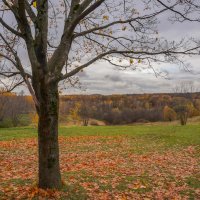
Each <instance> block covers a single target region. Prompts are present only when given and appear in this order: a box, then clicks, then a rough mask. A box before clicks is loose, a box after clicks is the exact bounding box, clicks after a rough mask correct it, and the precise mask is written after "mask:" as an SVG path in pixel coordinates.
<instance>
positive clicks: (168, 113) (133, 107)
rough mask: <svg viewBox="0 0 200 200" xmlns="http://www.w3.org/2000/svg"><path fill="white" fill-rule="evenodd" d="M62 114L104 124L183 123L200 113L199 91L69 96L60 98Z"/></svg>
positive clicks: (75, 118) (83, 120) (74, 118)
mask: <svg viewBox="0 0 200 200" xmlns="http://www.w3.org/2000/svg"><path fill="white" fill-rule="evenodd" d="M60 108H61V109H60V113H61V116H69V118H70V119H71V120H74V121H76V120H77V121H78V120H82V122H83V124H84V125H87V123H88V121H89V119H96V120H101V121H104V122H105V123H106V124H113V125H114V124H129V123H135V122H156V121H173V120H177V119H179V120H180V122H181V124H182V125H185V124H186V122H187V118H188V117H194V116H198V115H200V94H199V93H180V94H141V95H140V94H138V95H109V96H103V95H69V96H62V97H61V106H60Z"/></svg>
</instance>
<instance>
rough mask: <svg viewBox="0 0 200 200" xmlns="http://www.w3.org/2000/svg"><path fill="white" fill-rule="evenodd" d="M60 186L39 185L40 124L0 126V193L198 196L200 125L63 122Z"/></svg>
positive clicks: (123, 198) (124, 198)
mask: <svg viewBox="0 0 200 200" xmlns="http://www.w3.org/2000/svg"><path fill="white" fill-rule="evenodd" d="M59 135H60V136H59V143H60V166H61V171H62V180H63V186H62V188H61V189H60V191H56V190H47V191H44V190H41V189H38V188H37V171H38V169H37V130H36V129H35V128H33V127H23V128H20V127H19V128H8V129H0V199H2V200H4V199H5V200H7V199H63V200H64V199H69V200H76V199H77V200H84V199H95V200H101V199H102V200H107V199H108V200H109V199H117V200H128V199H130V200H132V199H136V200H137V199H145V200H150V199H159V200H161V199H170V200H171V199H176V200H177V199H181V200H182V199H183V200H184V199H199V198H200V125H199V124H189V125H187V126H179V125H177V124H146V125H132V126H90V127H75V126H74V127H60V128H59Z"/></svg>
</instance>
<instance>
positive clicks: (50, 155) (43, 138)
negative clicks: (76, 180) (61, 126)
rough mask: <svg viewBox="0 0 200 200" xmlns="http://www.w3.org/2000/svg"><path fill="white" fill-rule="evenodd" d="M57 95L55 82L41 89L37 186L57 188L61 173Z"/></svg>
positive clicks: (59, 183)
mask: <svg viewBox="0 0 200 200" xmlns="http://www.w3.org/2000/svg"><path fill="white" fill-rule="evenodd" d="M58 109H59V95H58V87H57V84H55V85H51V86H48V87H47V88H43V89H42V90H41V97H40V111H39V122H38V144H39V188H43V189H47V188H59V187H60V186H61V175H60V165H59V144H58Z"/></svg>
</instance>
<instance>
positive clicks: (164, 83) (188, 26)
mask: <svg viewBox="0 0 200 200" xmlns="http://www.w3.org/2000/svg"><path fill="white" fill-rule="evenodd" d="M167 17H168V16H166V15H163V16H162V19H161V21H162V23H160V25H159V34H160V36H164V37H166V38H167V39H169V40H180V39H181V38H183V37H196V38H197V37H199V38H200V25H199V24H198V23H192V22H185V23H175V24H171V23H169V22H167V20H165V19H167ZM187 62H189V63H191V64H192V68H191V69H190V70H191V72H188V71H185V70H184V69H182V68H180V66H177V65H171V64H163V65H155V66H154V67H155V69H156V70H157V71H163V72H165V74H166V72H167V74H168V75H167V76H164V77H162V76H158V77H156V76H155V74H154V72H153V71H152V70H150V69H149V70H139V69H138V70H135V71H130V70H126V71H120V70H117V69H116V68H115V67H114V66H112V65H110V64H109V63H102V62H101V63H95V64H94V65H92V66H90V67H89V68H88V69H86V70H84V72H82V73H80V74H79V77H80V81H81V83H82V85H83V88H84V90H82V91H81V90H77V89H74V88H71V89H70V90H68V91H67V93H72V94H73V93H81V94H117V93H120V94H127V93H165V92H173V88H174V87H175V86H176V85H178V84H180V83H181V82H193V84H194V86H195V88H196V90H197V91H200V90H198V88H200V56H196V57H192V58H191V57H190V58H187Z"/></svg>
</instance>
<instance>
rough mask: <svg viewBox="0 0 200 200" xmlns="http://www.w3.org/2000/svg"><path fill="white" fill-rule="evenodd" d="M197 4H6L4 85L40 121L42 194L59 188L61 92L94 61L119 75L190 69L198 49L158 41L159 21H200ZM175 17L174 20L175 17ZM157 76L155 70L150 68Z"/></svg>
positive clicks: (0, 19) (1, 5)
mask: <svg viewBox="0 0 200 200" xmlns="http://www.w3.org/2000/svg"><path fill="white" fill-rule="evenodd" d="M199 10H200V2H198V1H195V0H169V1H167V3H166V1H164V0H141V1H140V2H139V3H138V1H137V3H136V1H133V0H118V1H116V0H60V1H56V0H35V1H34V0H33V1H32V0H2V1H1V2H0V15H1V16H0V24H1V28H0V31H1V33H0V46H1V50H0V57H1V58H2V61H1V67H0V75H1V77H2V78H1V85H3V86H4V87H5V88H7V90H12V89H14V88H16V87H17V86H19V85H20V84H24V85H26V86H27V87H28V89H29V91H30V93H31V95H32V96H33V99H34V102H35V107H36V110H37V113H38V116H39V124H38V138H39V139H38V143H39V187H41V188H58V187H60V185H61V175H60V167H59V147H58V108H59V95H58V94H59V93H58V91H59V90H58V87H64V86H65V84H63V85H62V83H65V82H70V83H72V84H73V83H74V81H75V82H76V79H75V77H74V76H75V75H76V74H77V73H78V72H80V71H82V70H83V69H84V68H86V67H88V66H90V65H92V64H93V63H95V62H96V61H106V62H109V63H111V64H112V65H114V66H117V67H120V68H122V69H126V68H132V69H136V68H137V67H141V66H145V65H146V66H147V67H150V68H152V64H153V63H154V62H161V63H162V62H169V63H177V64H180V65H183V66H185V64H184V62H183V60H181V56H184V55H195V54H197V53H198V51H199V47H198V43H197V42H195V41H192V40H190V41H185V40H181V41H177V42H174V41H171V42H169V41H166V40H165V39H163V38H160V37H159V30H157V24H158V21H159V20H158V18H157V17H158V16H159V15H160V14H163V13H165V12H168V13H169V15H170V14H173V16H174V18H172V20H176V21H185V20H189V21H197V22H198V21H199V18H196V16H197V17H199V16H198V15H197V14H198V11H199ZM173 16H172V17H173ZM152 69H153V68H152Z"/></svg>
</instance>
